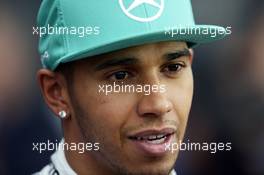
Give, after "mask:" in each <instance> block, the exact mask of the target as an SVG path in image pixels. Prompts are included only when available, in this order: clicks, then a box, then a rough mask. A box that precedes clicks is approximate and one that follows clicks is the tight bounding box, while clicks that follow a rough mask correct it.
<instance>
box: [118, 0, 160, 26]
mask: <svg viewBox="0 0 264 175" xmlns="http://www.w3.org/2000/svg"><path fill="white" fill-rule="evenodd" d="M124 1H125V0H119V4H120V7H121V9H122V10H123V12H124V13H125V14H126V15H127V16H128V17H129V18H131V19H133V20H136V21H139V22H150V21H154V20H156V19H158V18H159V17H160V16H161V14H162V12H163V10H164V0H134V1H133V2H132V3H130V4H129V5H127V4H125V3H124ZM126 5H127V6H126ZM142 5H150V6H152V7H154V8H155V9H156V10H155V11H156V13H155V14H154V15H150V16H149V17H142V16H137V15H136V14H134V13H133V11H134V10H135V9H137V8H140V7H141V6H142Z"/></svg>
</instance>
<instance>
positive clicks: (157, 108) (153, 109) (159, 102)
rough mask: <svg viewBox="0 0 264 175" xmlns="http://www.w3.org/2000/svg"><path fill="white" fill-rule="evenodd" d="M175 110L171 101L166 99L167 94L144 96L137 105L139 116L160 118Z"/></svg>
mask: <svg viewBox="0 0 264 175" xmlns="http://www.w3.org/2000/svg"><path fill="white" fill-rule="evenodd" d="M172 108H173V105H172V103H171V101H170V100H169V99H168V98H167V97H166V93H165V92H152V93H150V94H149V95H142V96H141V99H140V100H139V102H138V105H137V112H138V115H139V116H141V117H144V116H155V117H160V116H163V115H165V114H166V113H169V112H170V111H171V110H172Z"/></svg>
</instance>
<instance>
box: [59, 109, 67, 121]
mask: <svg viewBox="0 0 264 175" xmlns="http://www.w3.org/2000/svg"><path fill="white" fill-rule="evenodd" d="M59 116H60V118H62V119H64V118H66V117H67V113H66V111H64V110H62V111H60V112H59Z"/></svg>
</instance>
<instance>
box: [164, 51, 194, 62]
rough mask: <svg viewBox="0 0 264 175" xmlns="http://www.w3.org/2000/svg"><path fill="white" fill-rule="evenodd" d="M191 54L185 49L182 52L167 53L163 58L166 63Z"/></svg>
mask: <svg viewBox="0 0 264 175" xmlns="http://www.w3.org/2000/svg"><path fill="white" fill-rule="evenodd" d="M190 55H191V53H190V51H189V49H187V48H185V49H184V50H178V51H175V52H172V53H169V54H167V55H166V56H165V59H166V60H167V61H171V60H175V59H177V58H180V57H183V56H190Z"/></svg>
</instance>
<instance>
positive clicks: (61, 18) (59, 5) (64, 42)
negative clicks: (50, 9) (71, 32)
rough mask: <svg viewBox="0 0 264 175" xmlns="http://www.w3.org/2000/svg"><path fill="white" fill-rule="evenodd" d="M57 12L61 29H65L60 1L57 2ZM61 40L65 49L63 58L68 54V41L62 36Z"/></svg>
mask: <svg viewBox="0 0 264 175" xmlns="http://www.w3.org/2000/svg"><path fill="white" fill-rule="evenodd" d="M58 11H59V13H58V15H59V17H60V22H61V25H62V26H63V27H67V25H66V22H65V20H64V13H63V10H62V5H61V1H60V0H58ZM62 39H63V44H64V46H65V48H64V49H65V53H64V55H63V56H65V55H67V53H69V41H68V38H67V35H64V34H63V35H62ZM63 56H62V57H63Z"/></svg>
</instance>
